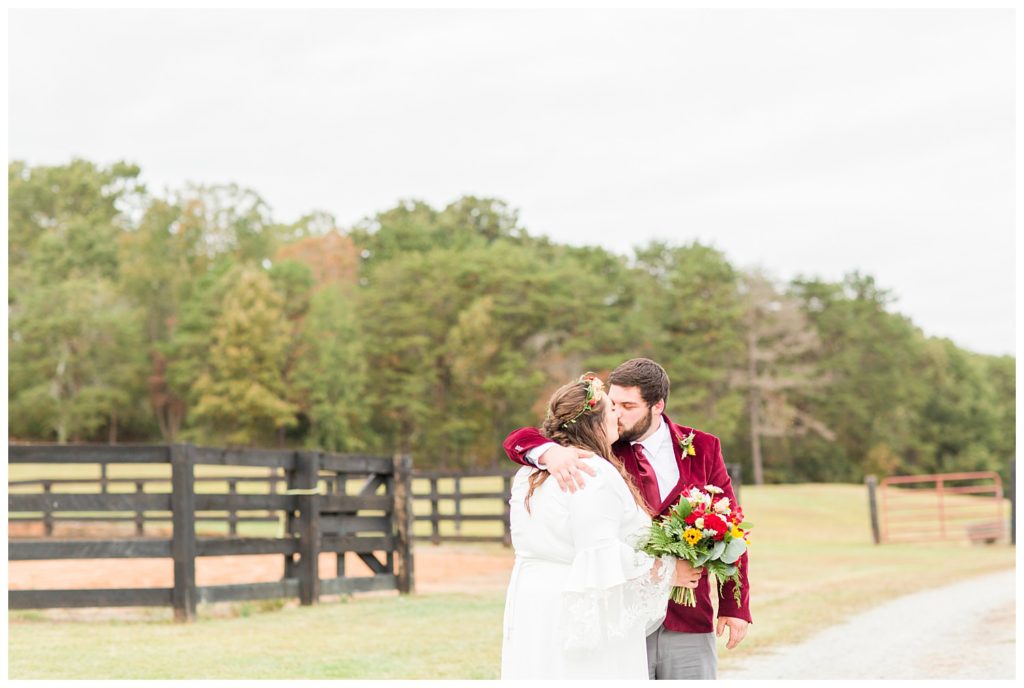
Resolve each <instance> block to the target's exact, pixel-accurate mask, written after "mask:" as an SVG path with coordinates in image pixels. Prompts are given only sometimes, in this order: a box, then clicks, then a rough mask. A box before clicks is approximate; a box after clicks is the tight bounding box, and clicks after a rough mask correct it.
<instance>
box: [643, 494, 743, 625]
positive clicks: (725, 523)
mask: <svg viewBox="0 0 1024 688" xmlns="http://www.w3.org/2000/svg"><path fill="white" fill-rule="evenodd" d="M723 492H724V490H722V488H720V487H716V486H715V485H705V486H704V488H703V489H701V488H699V487H690V488H688V489H687V490H685V491H684V492H683V495H682V497H681V498H680V499H679V503H678V504H676V505H675V506H674V507H672V509H670V510H669V512H668V513H667V514H665V516H663V517H662V518H660V519H658V520H656V521H654V522H653V523H652V524H651V530H650V533H649V534H648V537H647V539H646V540H645V541H644V542H643V543H642V544H641V546H640V549H642V550H643V551H644V552H646V553H647V554H650V555H652V556H656V557H661V556H665V555H666V554H669V555H672V556H674V557H676V558H678V559H685V560H687V561H688V562H690V564H691V565H692V566H693V567H694V568H700V567H704V568H705V569H707V570H708V571H710V572H712V573H714V574H715V577H716V578H717V579H718V590H719V593H721V592H722V586H723V585H724V584H725V581H732V582H733V583H734V584H735V585H734V587H733V595H734V597H735V599H736V603H737V604H739V603H740V599H741V597H740V574H739V566H738V563H737V562H738V561H739V558H740V557H741V556H743V553H744V552H746V551H747V545H748V544H749V536H748V531H749V530H750V529H751V528H752V527H753V524H751V523H747V522H746V521H744V520H743V510H742V509H740V507H739V505H735V504H732V503H730V500H729V498H728V497H725V496H723V494H722V493H723ZM672 600H673V601H675V602H678V603H679V604H682V605H685V606H687V607H694V606H696V605H697V599H696V597H695V596H694V594H693V590H692V589H691V588H681V587H673V588H672Z"/></svg>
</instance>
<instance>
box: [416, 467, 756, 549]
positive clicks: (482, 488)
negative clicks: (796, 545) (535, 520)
mask: <svg viewBox="0 0 1024 688" xmlns="http://www.w3.org/2000/svg"><path fill="white" fill-rule="evenodd" d="M726 470H727V472H728V474H729V478H730V480H731V482H732V487H733V492H734V493H735V495H736V498H737V500H739V496H740V486H741V483H742V472H741V470H742V466H741V464H738V463H730V464H726ZM515 474H516V470H498V469H473V470H431V471H426V470H422V471H421V470H417V471H413V477H414V478H415V479H416V480H415V481H414V482H413V489H414V491H413V499H414V500H415V501H416V503H417V504H418V505H419V506H420V507H421V509H420V511H421V513H419V514H418V515H417V516H416V517H415V520H416V521H417V522H420V523H429V524H430V528H429V532H427V533H424V532H422V531H421V532H420V533H418V534H417V535H415V539H416V540H429V541H430V542H431V543H433V544H435V545H436V544H440V543H441V542H500V543H502V544H504V545H505V546H506V547H508V546H510V545H511V544H512V528H511V521H510V509H509V502H508V500H509V495H510V494H511V492H512V480H513V478H514V477H515ZM483 478H490V479H491V480H490V481H481V480H474V479H483ZM441 481H451V483H452V489H451V491H443V490H441V489H440V484H441ZM467 482H469V483H473V482H476V483H480V482H483V483H484V484H483V485H479V484H478V485H477V486H476V488H477V489H475V490H473V489H467ZM498 484H500V485H501V488H500V490H496V489H495V486H497V485H498ZM424 488H426V489H424ZM479 501H484V502H496V501H500V506H499V505H492V506H493V507H494V508H493V509H492V511H493V513H486V514H479V513H466V512H465V510H464V509H463V505H464V504H465V503H466V502H479ZM442 502H445V503H451V505H452V511H451V513H446V512H445V511H442V509H441V504H442ZM466 523H500V524H501V527H500V530H498V529H495V532H494V533H493V534H491V535H480V534H473V535H466V534H464V533H463V532H462V531H463V528H462V527H463V525H464V524H466ZM445 524H447V525H450V526H451V528H442V525H445ZM450 530H454V531H455V532H454V533H450V532H445V531H450Z"/></svg>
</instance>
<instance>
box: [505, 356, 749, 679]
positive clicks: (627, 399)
mask: <svg viewBox="0 0 1024 688" xmlns="http://www.w3.org/2000/svg"><path fill="white" fill-rule="evenodd" d="M608 384H609V388H608V396H609V397H610V398H611V400H612V401H613V402H614V403H615V405H616V407H617V408H618V409H619V412H620V413H619V440H618V441H617V442H616V443H615V444H614V445H613V446H612V449H613V450H614V451H615V455H616V456H617V457H619V459H621V460H622V462H623V464H624V465H625V468H626V470H627V471H628V472H629V474H630V475H631V476H633V479H634V480H636V482H637V487H639V488H640V492H641V493H642V494H643V496H644V500H645V501H646V502H647V505H648V506H649V507H650V508H651V511H652V513H654V515H655V517H657V516H660V515H662V514H664V513H666V512H667V511H668V510H669V508H670V507H672V506H673V505H674V504H675V503H676V502H678V501H679V497H680V495H681V493H682V491H683V488H684V487H685V486H687V485H696V486H697V487H704V486H705V485H717V486H718V487H720V488H722V489H723V490H725V496H726V497H728V498H729V502H730V503H732V504H736V496H735V495H734V494H733V490H732V482H731V481H730V480H729V475H728V474H727V473H726V470H725V462H724V460H723V459H722V447H721V443H720V442H719V440H718V438H717V437H715V436H714V435H709V434H708V433H706V432H701V431H700V430H695V429H693V428H687V427H683V426H679V425H676V424H675V423H673V422H672V421H670V420H669V419H668V417H667V416H665V415H664V413H663V411H664V409H665V402H666V401H667V400H668V393H669V380H668V374H667V373H666V372H665V369H664V368H662V367H661V366H660V365H658V364H657V363H655V362H654V361H652V360H650V359H647V358H634V359H631V360H629V361H626V362H625V363H623V364H622V365H620V366H619V367H618V368H616V369H615V370H613V371H612V374H611V375H610V376H609V377H608ZM691 431H692V432H693V435H694V438H693V445H692V447H693V450H694V452H693V453H692V454H691V453H690V452H689V451H685V452H684V450H683V448H682V444H681V440H682V439H683V438H684V437H686V436H688V435H689V434H690V432H691ZM504 446H505V452H506V453H507V454H508V456H509V458H510V459H512V460H513V461H516V462H517V463H521V464H524V465H534V466H537V467H539V468H542V469H544V470H547V471H548V472H550V473H551V475H553V476H554V477H555V479H556V480H557V481H558V484H559V486H561V488H562V489H563V490H566V489H568V490H569V491H571V492H575V491H576V489H586V488H585V486H584V481H583V478H582V476H581V475H580V473H581V471H582V472H586V473H588V474H590V475H595V471H594V469H592V468H590V467H589V466H587V465H586V463H585V462H583V461H580V460H579V459H580V456H581V455H587V453H586V452H580V451H578V450H576V449H571V448H569V447H562V446H560V445H557V444H555V443H553V442H550V441H549V440H547V439H546V438H545V437H544V436H543V435H541V434H540V432H539V431H538V430H536V429H535V428H522V429H520V430H516V431H515V432H513V433H512V434H511V435H509V436H508V437H507V438H506V439H505V445H504ZM737 563H738V564H739V567H740V580H741V581H742V586H741V597H740V599H741V600H742V603H741V604H736V600H735V599H734V596H733V584H732V583H729V582H726V583H725V585H724V587H723V592H722V594H721V595H720V597H719V601H718V626H717V634H718V635H721V634H722V632H723V631H724V630H725V628H726V627H728V629H729V642H728V644H727V645H726V648H728V649H730V650H731V649H732V648H734V647H736V646H737V645H738V644H739V643H740V641H742V640H743V637H744V636H745V635H746V633H747V624H749V623H750V622H751V620H750V587H749V584H748V582H747V555H746V554H745V553H744V555H743V556H742V557H741V558H740V560H739V562H737ZM695 592H696V597H697V606H696V607H684V606H682V605H679V604H676V603H675V602H672V601H670V602H669V605H668V615H667V616H666V618H665V623H664V624H663V625H662V626H661V628H659V629H658V630H657V631H655V632H654V633H652V634H651V635H649V636H647V664H648V671H649V673H650V677H651V678H652V679H654V678H659V679H713V678H716V677H717V674H718V657H717V654H716V651H715V630H714V629H713V628H714V627H713V623H712V620H713V617H714V612H713V609H712V607H711V595H710V586H709V582H708V577H707V576H706V575H705V576H702V577H701V579H700V583H699V585H698V586H697V590H696V591H695ZM538 642H540V643H541V645H540V646H538V650H540V651H542V649H541V648H542V645H543V640H542V639H538Z"/></svg>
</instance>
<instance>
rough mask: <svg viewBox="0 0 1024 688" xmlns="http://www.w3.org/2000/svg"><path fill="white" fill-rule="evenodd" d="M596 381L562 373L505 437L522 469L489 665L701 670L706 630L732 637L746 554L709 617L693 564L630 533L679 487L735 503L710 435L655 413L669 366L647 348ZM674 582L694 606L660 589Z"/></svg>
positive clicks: (531, 671) (516, 671)
mask: <svg viewBox="0 0 1024 688" xmlns="http://www.w3.org/2000/svg"><path fill="white" fill-rule="evenodd" d="M608 383H609V384H608V389H607V390H605V388H604V385H603V383H602V381H601V380H600V379H597V378H596V377H595V376H593V375H585V376H583V377H581V378H580V379H579V380H577V381H575V382H571V383H569V384H567V385H564V386H563V387H561V388H559V389H558V390H557V391H556V392H555V393H554V394H553V395H552V396H551V399H550V401H549V404H548V412H547V417H546V418H545V419H544V424H543V427H542V428H541V429H539V430H538V429H536V428H522V429H519V430H516V431H515V432H513V433H512V434H511V435H509V436H508V438H507V439H506V440H505V444H504V448H505V452H506V453H507V454H508V456H509V458H510V459H512V460H513V461H515V462H517V463H520V464H522V465H523V468H521V469H520V470H519V472H518V473H517V474H516V477H515V480H514V481H513V484H512V492H511V497H510V499H509V503H510V506H511V530H512V546H513V548H514V550H515V555H516V559H515V565H514V567H513V569H512V576H511V579H510V581H509V587H508V594H507V597H506V601H505V615H504V624H503V643H502V656H501V677H502V678H503V679H520V678H568V679H573V678H600V679H607V678H626V679H643V678H650V679H714V678H716V677H717V664H718V659H717V653H716V648H715V638H716V636H721V635H722V633H723V632H724V631H725V629H726V628H727V629H728V631H729V637H728V644H727V645H726V647H727V648H728V649H732V648H734V647H736V645H738V644H739V643H740V642H741V641H742V640H743V637H744V636H745V635H746V632H747V625H748V624H749V623H750V622H751V618H750V599H749V590H750V588H749V585H748V580H747V554H746V553H744V554H743V555H742V557H741V558H740V560H739V561H738V562H737V564H738V567H739V580H740V582H741V586H740V593H739V594H738V595H736V596H735V597H738V598H739V601H738V602H737V599H736V598H735V597H734V592H735V591H734V583H731V582H728V581H727V582H725V583H724V585H723V588H722V593H723V594H721V595H720V599H719V601H718V619H717V624H716V623H715V620H714V609H713V608H712V603H711V593H710V591H711V584H710V581H709V579H708V578H709V577H708V575H707V574H706V571H705V570H704V569H703V568H694V567H693V566H692V565H691V564H690V563H689V562H687V561H686V560H684V559H676V558H675V557H671V556H663V557H658V558H656V557H653V556H650V555H648V554H646V553H644V552H642V551H640V550H639V549H638V543H639V542H640V540H641V539H642V537H643V536H644V535H646V534H647V533H648V532H649V531H650V526H651V521H652V519H656V518H658V517H659V516H661V515H664V514H665V513H667V512H668V511H669V510H670V509H671V508H672V507H673V506H674V505H675V504H676V503H677V502H678V501H679V499H680V497H681V495H682V494H683V492H684V490H685V489H686V488H687V487H688V486H693V485H697V486H704V485H715V486H718V487H720V488H722V490H723V491H724V496H726V497H728V499H729V500H730V502H731V503H732V504H736V497H735V494H734V493H733V489H732V483H731V481H730V479H729V475H728V473H727V472H726V467H725V462H724V460H723V458H722V450H721V443H720V442H719V440H718V438H717V437H715V436H714V435H710V434H708V433H706V432H702V431H700V430H697V429H695V428H688V427H685V426H680V425H676V424H675V423H673V422H672V421H671V420H669V419H668V417H667V416H666V415H665V414H664V410H665V404H666V402H667V401H668V396H669V377H668V374H667V373H666V372H665V369H664V368H662V367H661V366H660V365H658V364H657V363H655V362H654V361H652V360H650V359H647V358H634V359H631V360H629V361H626V362H625V363H623V364H621V365H620V366H618V367H617V368H616V369H615V370H614V371H612V373H611V375H610V376H609V377H608ZM584 475H586V476H587V477H584ZM552 477H553V478H554V480H551V479H550V478H552ZM673 586H678V587H684V588H691V589H692V590H693V591H694V596H695V599H696V606H692V607H691V606H685V605H682V604H678V603H676V602H674V601H671V600H670V599H669V593H670V590H671V588H672V587H673Z"/></svg>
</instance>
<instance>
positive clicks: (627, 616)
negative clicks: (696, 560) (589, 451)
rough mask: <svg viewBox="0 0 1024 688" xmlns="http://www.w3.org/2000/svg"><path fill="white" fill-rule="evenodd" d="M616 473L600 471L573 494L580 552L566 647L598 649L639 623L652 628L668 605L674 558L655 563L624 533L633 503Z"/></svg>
mask: <svg viewBox="0 0 1024 688" xmlns="http://www.w3.org/2000/svg"><path fill="white" fill-rule="evenodd" d="M611 478H618V476H609V475H606V474H605V475H600V474H599V475H598V477H597V478H595V479H591V480H590V481H588V482H587V485H586V487H585V488H584V489H582V490H580V491H578V492H576V493H575V494H573V495H572V496H571V498H570V503H569V519H570V529H571V532H572V538H573V543H574V545H575V551H576V555H575V558H574V559H573V562H572V569H571V571H570V573H569V577H568V580H567V583H566V586H565V588H564V589H563V598H562V605H563V609H562V622H563V624H564V626H565V627H564V629H563V630H564V635H563V637H564V638H565V649H566V650H573V649H576V650H579V649H587V648H594V647H597V646H598V645H600V644H602V643H604V642H606V641H611V640H615V639H617V638H623V637H625V636H626V635H627V634H629V633H632V632H637V629H638V628H639V629H641V630H642V631H643V632H645V634H646V633H650V632H652V631H653V630H654V629H656V628H657V627H658V626H659V625H661V623H662V621H663V620H664V618H665V612H666V609H667V607H668V597H669V591H670V589H671V587H672V572H673V570H674V567H675V558H674V557H663V558H661V559H660V561H661V566H660V567H656V566H655V562H656V561H659V560H658V559H656V558H655V557H652V556H649V555H647V554H644V553H643V552H639V551H637V550H636V549H635V548H634V547H633V544H632V543H630V542H627V541H626V540H625V539H623V538H622V537H621V535H620V532H621V529H622V528H621V527H622V519H623V518H624V514H625V513H626V511H625V509H627V508H630V507H631V506H632V504H624V503H623V497H622V493H621V490H616V489H615V487H616V485H615V483H614V482H612V480H611ZM627 496H628V495H627ZM630 502H632V498H631V497H630ZM656 569H657V570H656Z"/></svg>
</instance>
